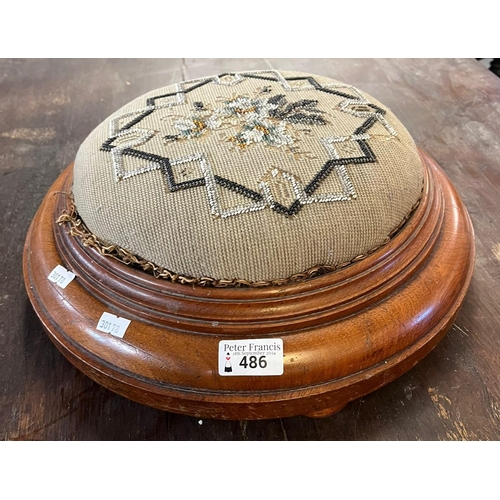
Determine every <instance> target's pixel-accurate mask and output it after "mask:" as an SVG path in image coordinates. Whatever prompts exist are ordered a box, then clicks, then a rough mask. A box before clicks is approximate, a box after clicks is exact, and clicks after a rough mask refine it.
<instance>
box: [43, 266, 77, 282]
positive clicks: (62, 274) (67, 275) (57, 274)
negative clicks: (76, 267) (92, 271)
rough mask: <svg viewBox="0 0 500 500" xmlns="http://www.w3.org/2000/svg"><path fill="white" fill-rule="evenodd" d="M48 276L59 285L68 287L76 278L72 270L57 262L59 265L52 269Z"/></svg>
mask: <svg viewBox="0 0 500 500" xmlns="http://www.w3.org/2000/svg"><path fill="white" fill-rule="evenodd" d="M47 278H48V280H49V281H52V283H55V284H56V285H57V286H60V287H61V288H66V287H67V286H68V285H69V284H70V283H71V282H72V281H73V280H74V279H75V274H74V273H72V272H71V271H68V270H67V269H66V268H64V267H63V266H60V265H59V264H57V266H56V267H54V269H52V272H51V273H50V274H49V275H48V276H47Z"/></svg>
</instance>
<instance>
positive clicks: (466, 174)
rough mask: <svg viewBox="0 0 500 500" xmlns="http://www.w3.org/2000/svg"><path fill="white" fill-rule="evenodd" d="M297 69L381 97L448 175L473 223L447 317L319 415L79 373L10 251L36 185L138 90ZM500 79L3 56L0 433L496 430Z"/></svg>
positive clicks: (398, 435)
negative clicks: (237, 414) (454, 306)
mask: <svg viewBox="0 0 500 500" xmlns="http://www.w3.org/2000/svg"><path fill="white" fill-rule="evenodd" d="M269 67H273V68H276V69H286V70H298V71H310V72H313V73H317V74H324V75H326V76H330V77H332V78H337V79H339V80H343V81H345V82H348V83H350V84H352V85H355V86H357V87H359V88H361V89H363V90H365V91H366V92H368V93H370V94H371V95H373V96H374V97H376V98H377V99H379V100H380V101H382V102H383V103H384V104H386V105H387V106H389V107H390V108H391V109H392V110H393V111H394V113H395V114H396V116H398V118H400V120H401V121H402V122H403V123H404V124H405V125H406V127H407V128H408V130H409V131H410V133H411V134H412V135H413V137H414V138H415V141H416V142H417V144H418V145H419V146H421V147H422V148H423V149H425V151H427V152H428V153H429V154H430V156H432V157H433V158H435V159H436V160H437V162H438V163H439V165H440V166H441V167H442V168H443V170H444V171H445V172H446V174H447V176H448V177H449V178H450V179H451V181H452V183H453V185H454V186H455V187H456V189H457V191H458V192H459V194H460V196H461V198H462V200H463V201H464V203H465V205H466V207H467V209H468V211H469V213H470V215H471V219H472V222H473V226H474V230H475V237H476V250H477V257H476V264H475V269H474V275H473V277H472V281H471V285H470V287H469V291H468V292H467V295H466V297H465V300H464V302H463V305H462V308H461V309H460V312H459V314H458V316H457V318H456V319H455V322H454V324H453V325H452V327H451V329H450V331H449V333H448V334H447V335H445V337H444V338H443V340H442V341H441V342H440V343H439V344H438V345H437V347H436V348H435V349H434V350H433V351H432V352H431V353H430V354H429V355H428V356H427V357H425V358H424V359H423V360H422V361H420V363H418V364H417V365H416V366H415V367H414V368H413V369H411V370H410V371H409V372H408V373H406V374H404V375H403V376H401V377H400V378H398V379H397V380H395V381H394V382H392V383H390V384H388V385H387V386H385V387H383V388H381V389H378V390H377V391H375V392H373V393H371V394H369V395H367V396H364V397H362V398H360V399H357V400H356V401H353V402H352V403H350V404H348V405H347V406H346V407H345V408H344V409H343V410H342V411H341V412H339V413H337V414H335V415H333V416H331V417H327V418H322V419H309V418H307V417H291V418H285V419H273V420H267V421H241V422H237V421H221V420H209V419H203V422H202V424H199V423H198V421H199V420H200V419H198V418H195V417H186V416H183V415H179V414H175V413H165V412H163V411H160V410H155V409H152V408H148V407H146V406H143V405H139V404H137V403H134V402H132V401H130V400H129V399H125V398H123V397H121V396H118V395H116V394H114V393H112V392H110V391H108V390H107V389H105V388H103V387H102V386H101V385H98V384H96V383H94V382H93V381H91V380H90V379H89V378H88V377H86V376H85V375H83V374H82V373H81V372H80V371H79V370H77V369H76V368H74V367H73V366H72V365H71V364H70V363H68V362H67V361H66V360H65V359H64V357H63V356H61V354H60V353H59V352H58V351H57V349H55V347H54V346H53V344H52V343H51V342H50V340H49V338H48V336H47V335H45V333H44V332H43V329H42V326H41V323H40V321H39V320H38V318H37V316H36V315H35V313H34V311H33V309H32V307H31V305H30V303H29V300H28V298H27V295H26V291H25V289H24V284H23V280H22V267H21V256H22V249H23V244H24V241H25V238H26V233H27V231H28V227H29V224H30V222H31V220H32V218H33V216H34V214H35V212H36V211H37V209H38V207H39V206H40V203H41V202H42V199H43V198H44V196H45V195H46V193H47V191H48V190H49V188H50V186H51V185H52V184H53V182H54V181H55V179H56V178H57V177H58V175H59V174H60V172H61V171H62V170H63V168H64V167H65V166H66V165H67V164H69V163H70V162H71V161H72V160H73V159H74V157H75V154H76V151H77V149H78V146H79V145H80V143H81V142H82V141H83V140H84V139H85V137H86V136H87V135H88V134H89V133H90V132H91V130H92V129H93V128H94V127H95V126H96V125H97V124H98V123H100V122H101V121H102V120H104V119H105V118H106V117H107V116H109V114H111V113H112V112H113V111H115V110H116V109H118V108H119V107H120V106H122V105H124V104H126V103H127V102H130V101H131V100H132V99H134V98H135V97H137V96H139V95H141V94H143V93H145V92H147V91H150V90H152V89H155V88H159V87H161V86H164V85H167V84H169V83H175V82H176V81H179V80H182V79H187V78H195V77H201V76H205V75H207V74H215V73H220V72H224V71H228V70H237V69H244V70H249V69H261V68H269ZM499 109H500V80H499V79H498V78H496V77H495V75H493V74H492V73H491V72H489V71H487V70H486V69H485V68H483V67H482V66H481V65H480V64H479V63H477V62H476V61H474V60H439V59H438V60H436V59H432V60H431V59H421V60H349V59H341V60H335V59H328V60H326V59H293V60H290V59H279V60H278V59H270V60H263V59H255V60H248V59H245V60H229V59H219V60H201V59H198V60H189V59H188V60H184V61H183V60H180V59H179V60H147V59H140V60H85V59H84V60H40V59H38V60H3V61H0V116H1V118H2V120H1V121H0V122H1V125H0V232H1V235H2V238H1V239H0V250H1V252H2V262H3V264H2V272H1V278H2V279H1V280H0V360H1V363H0V429H1V431H0V437H1V438H2V439H79V440H86V439H111V440H113V439H120V440H122V439H168V440H179V439H181V440H207V439H208V440H215V439H217V440H228V439H241V440H269V439H289V440H304V439H314V440H318V439H320V440H325V439H328V440H332V439H333V440H337V439H341V440H352V439H356V440H366V439H371V440H374V439H383V440H407V439H410V440H414V439H418V440H438V439H445V440H446V439H483V440H484V439H499V438H500V384H498V373H499V371H500V355H499V353H500V336H498V335H497V334H496V332H497V331H498V329H499V326H500V324H499V323H500V320H499V318H500V287H498V283H499V280H500V237H499V236H498V227H500V198H499V196H498V192H499V190H500V176H499V172H500V170H499V160H498V158H500V143H499V142H498V137H499V136H500V119H499V112H498V110H499Z"/></svg>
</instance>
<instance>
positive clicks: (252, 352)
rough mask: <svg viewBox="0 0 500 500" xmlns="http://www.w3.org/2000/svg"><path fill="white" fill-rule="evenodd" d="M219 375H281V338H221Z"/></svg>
mask: <svg viewBox="0 0 500 500" xmlns="http://www.w3.org/2000/svg"><path fill="white" fill-rule="evenodd" d="M219 375H224V376H226V377H231V376H237V375H247V376H252V375H283V340H282V339H250V340H221V341H220V342H219Z"/></svg>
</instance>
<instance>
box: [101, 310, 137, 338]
mask: <svg viewBox="0 0 500 500" xmlns="http://www.w3.org/2000/svg"><path fill="white" fill-rule="evenodd" d="M128 325H130V320H129V319H125V318H119V317H118V316H115V315H114V314H111V313H108V312H105V313H102V316H101V317H100V318H99V321H98V323H97V329H98V330H99V331H100V332H105V333H110V334H111V335H114V336H115V337H119V338H123V336H124V335H125V332H126V331H127V328H128Z"/></svg>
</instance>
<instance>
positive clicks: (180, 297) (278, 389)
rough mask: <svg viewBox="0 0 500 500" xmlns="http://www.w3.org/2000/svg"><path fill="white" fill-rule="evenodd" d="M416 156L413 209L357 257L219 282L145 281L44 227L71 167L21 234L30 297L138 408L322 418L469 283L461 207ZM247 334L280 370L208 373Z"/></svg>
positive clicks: (68, 344)
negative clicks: (117, 324) (274, 282)
mask: <svg viewBox="0 0 500 500" xmlns="http://www.w3.org/2000/svg"><path fill="white" fill-rule="evenodd" d="M422 161H423V162H424V164H425V166H426V169H425V170H426V176H425V183H424V191H423V195H422V199H421V202H420V205H419V206H418V208H417V209H416V210H415V212H414V213H413V215H412V216H411V218H410V219H409V220H408V222H407V223H406V225H405V226H404V227H403V228H402V229H401V230H400V231H399V232H398V233H397V234H396V235H395V236H394V238H393V239H392V240H391V241H390V242H389V243H388V244H387V245H385V246H383V247H382V248H380V249H379V250H377V251H376V252H374V253H373V254H371V255H370V256H369V257H367V258H365V259H364V260H360V261H359V262H356V263H354V264H352V265H349V266H348V267H345V268H343V269H340V270H338V271H335V272H332V273H329V274H326V275H323V276H320V277H317V278H313V279H310V280H307V281H303V282H300V283H294V284H289V285H284V286H270V287H266V288H227V289H225V288H213V287H200V286H189V285H182V284H178V283H171V282H168V281H164V280H159V279H156V278H154V277H153V276H150V275H148V274H146V273H145V272H143V271H141V270H136V269H132V268H130V267H128V266H126V265H125V264H123V263H121V262H119V261H117V260H115V259H113V258H110V257H109V256H103V255H101V254H100V253H99V252H98V251H97V250H96V249H94V248H90V247H84V246H83V245H82V244H81V240H80V239H79V238H76V237H73V236H70V235H69V234H68V232H67V228H66V227H65V226H59V225H58V224H56V223H55V221H56V219H57V218H58V216H59V215H60V214H61V213H62V211H63V210H64V209H65V208H67V207H68V197H67V196H65V195H64V193H67V192H69V191H70V190H71V183H72V166H71V165H70V166H69V167H68V168H67V169H66V170H65V171H64V172H63V173H62V174H61V176H60V177H59V178H58V179H57V181H56V182H55V183H54V184H53V186H52V187H51V189H50V191H49V192H48V194H47V196H46V197H45V199H44V201H43V203H42V205H41V206H40V209H39V210H38V212H37V214H36V216H35V217H34V219H33V222H32V224H31V227H30V230H29V233H28V236H27V239H26V244H25V249H24V262H23V266H24V279H25V284H26V288H27V291H28V295H29V298H30V300H31V302H32V304H33V307H34V309H35V311H36V313H37V315H38V316H39V318H40V320H41V321H42V323H43V325H44V328H45V330H46V331H47V333H48V335H49V337H50V338H51V340H52V341H53V342H54V344H55V345H56V346H57V348H58V349H59V350H60V351H61V352H62V353H63V354H64V355H65V356H66V357H67V358H68V359H69V360H70V361H71V362H72V363H73V364H74V365H75V366H76V367H77V368H79V369H80V370H81V371H82V372H84V373H85V374H86V375H88V376H89V377H90V378H92V379H93V380H95V381H96V382H98V383H99V384H102V385H103V386H105V387H107V388H109V389H111V390H112V391H115V392H117V393H118V394H121V395H123V396H126V397H128V398H130V399H132V400H134V401H138V402H139V403H143V404H145V405H150V406H153V407H156V408H160V409H163V410H168V411H172V412H177V413H184V414H189V415H194V416H198V417H203V418H219V419H265V418H278V417H288V416H293V415H309V416H311V417H325V416H328V415H331V414H332V413H334V412H336V411H339V410H340V409H342V408H343V407H344V406H345V405H346V404H347V403H348V402H349V401H352V400H354V399H356V398H359V397H360V396H363V395H365V394H367V393H369V392H372V391H374V390H376V389H377V388H379V387H382V386H383V385H385V384H387V383H389V382H391V381H392V380H394V379H395V378H397V377H399V376H400V375H402V374H403V373H404V372H406V371H407V370H409V369H410V368H412V367H413V366H414V365H415V364H416V363H417V362H418V361H419V360H421V359H422V358H423V357H424V356H425V355H426V354H428V353H429V352H430V351H431V349H433V347H434V346H435V345H436V344H437V343H438V342H439V340H440V339H441V338H442V337H443V336H444V334H445V333H446V331H447V330H448V329H449V328H450V326H451V325H452V323H453V320H454V318H455V315H456V313H457V310H458V308H459V306H460V304H461V303H462V301H463V298H464V295H465V292H466V290H467V287H468V285H469V283H470V280H471V276H472V271H473V265H474V254H475V249H474V235H473V229H472V225H471V222H470V218H469V215H468V213H467V211H466V209H465V207H464V205H463V203H462V201H461V200H460V198H459V196H458V194H457V193H456V191H455V189H454V187H453V186H452V184H451V183H450V181H449V179H448V178H447V177H446V175H445V174H444V173H443V171H442V170H441V168H440V167H439V166H438V165H437V164H436V163H435V162H434V161H433V160H432V159H430V158H429V157H428V156H427V155H426V154H425V153H422ZM57 264H60V265H62V266H64V267H65V268H66V269H68V270H70V271H72V272H73V273H75V274H76V278H75V279H74V280H73V281H72V282H71V283H70V284H69V285H68V286H67V287H66V288H65V289H62V288H60V287H58V286H57V285H55V284H54V283H52V282H50V281H49V280H48V279H47V276H48V275H49V274H50V273H51V271H52V270H53V269H54V268H55V267H56V265H57ZM103 312H110V313H112V314H115V315H117V316H120V317H124V318H128V319H129V320H131V323H130V326H129V327H128V329H127V331H126V334H125V336H124V337H123V338H122V339H120V338H117V337H114V336H113V335H110V334H108V333H104V332H100V331H98V330H97V329H96V326H97V323H98V320H99V318H100V317H101V315H102V313H103ZM252 338H253V339H262V338H280V339H282V340H283V349H284V357H283V362H284V372H283V375H277V376H251V377H248V376H221V375H219V373H218V346H219V342H220V341H221V340H236V339H252Z"/></svg>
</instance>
